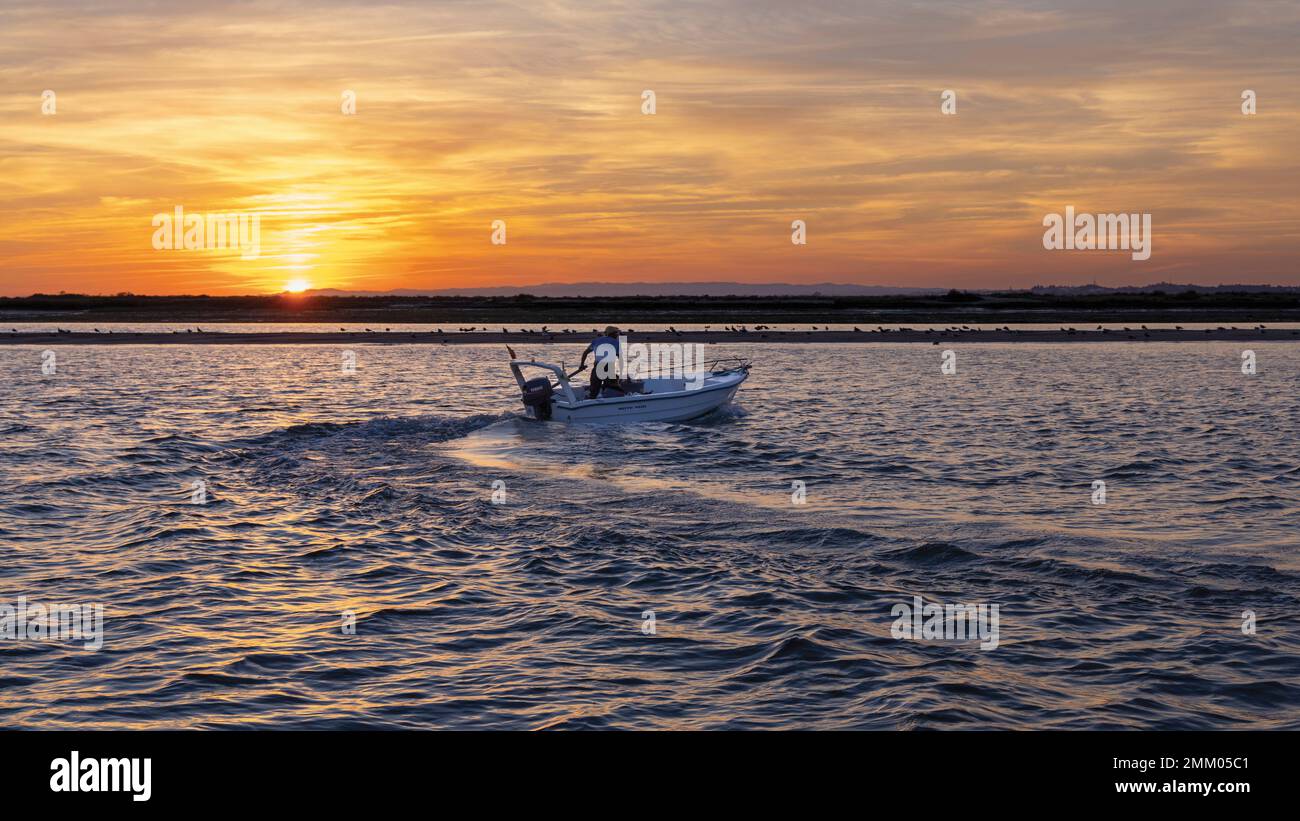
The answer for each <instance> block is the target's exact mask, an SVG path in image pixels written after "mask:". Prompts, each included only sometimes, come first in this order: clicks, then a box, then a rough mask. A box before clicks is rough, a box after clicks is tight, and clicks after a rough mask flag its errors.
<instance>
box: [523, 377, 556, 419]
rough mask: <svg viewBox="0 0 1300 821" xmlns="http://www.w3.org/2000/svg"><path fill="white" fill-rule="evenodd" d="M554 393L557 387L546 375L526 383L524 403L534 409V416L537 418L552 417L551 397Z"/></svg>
mask: <svg viewBox="0 0 1300 821" xmlns="http://www.w3.org/2000/svg"><path fill="white" fill-rule="evenodd" d="M554 395H555V388H554V387H553V386H552V385H551V380H550V379H548V378H546V377H545V376H539V377H537V378H536V379H529V380H528V381H527V382H525V383H524V405H525V406H527V407H530V408H532V409H533V416H534V417H536V418H537V419H550V418H551V397H552V396H554Z"/></svg>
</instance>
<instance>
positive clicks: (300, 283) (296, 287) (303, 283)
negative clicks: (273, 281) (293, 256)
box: [284, 277, 311, 294]
mask: <svg viewBox="0 0 1300 821" xmlns="http://www.w3.org/2000/svg"><path fill="white" fill-rule="evenodd" d="M310 287H311V282H309V281H308V280H305V279H303V278H302V277H298V278H296V279H291V280H289V281H288V282H286V283H284V290H286V291H288V292H289V293H291V294H300V293H302V292H303V291H305V290H307V289H308V288H310Z"/></svg>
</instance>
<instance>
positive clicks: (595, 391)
mask: <svg viewBox="0 0 1300 821" xmlns="http://www.w3.org/2000/svg"><path fill="white" fill-rule="evenodd" d="M618 334H619V330H618V328H617V327H615V326H614V325H610V326H608V327H607V328H605V333H603V334H601V335H600V336H598V337H596V338H595V339H593V340H591V344H590V345H588V346H587V350H585V351H583V352H582V363H581V365H580V366H579V368H578V370H579V371H581V370H582V369H583V368H585V367H587V356H588V355H590V354H595V355H596V361H595V364H593V365H592V367H591V385H590V386H589V387H588V388H587V398H588V399H597V398H599V397H600V391H601V389H602V388H613V389H614V390H618V391H621V390H622V389H621V388H619V385H618V354H619V347H618Z"/></svg>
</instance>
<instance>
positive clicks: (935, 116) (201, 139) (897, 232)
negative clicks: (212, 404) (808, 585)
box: [0, 0, 1300, 293]
mask: <svg viewBox="0 0 1300 821" xmlns="http://www.w3.org/2000/svg"><path fill="white" fill-rule="evenodd" d="M1297 35H1300V8H1297V7H1296V6H1295V5H1294V4H1284V3H1266V2H1249V1H1243V2H1216V3H1209V2H1173V0H1168V1H1167V2H1155V3H1132V2H1094V3H1088V4H1075V3H1065V2H991V3H970V2H915V3H909V4H901V3H897V2H866V3H863V2H844V3H808V4H802V5H800V6H798V7H795V8H791V7H790V6H789V4H784V3H781V4H778V3H775V2H757V3H755V2H741V1H740V0H735V2H720V3H709V4H698V3H687V2H616V3H606V4H590V3H578V2H547V3H523V2H520V3H509V2H482V0H475V2H464V3H457V2H446V3H439V4H437V5H436V6H427V5H425V4H406V5H402V4H389V5H384V6H382V7H369V6H366V5H365V4H360V3H332V4H331V3H319V2H313V3H311V4H305V3H303V4H297V3H292V2H276V3H257V2H253V3H243V2H241V3H207V4H205V5H204V7H203V8H202V9H193V8H189V7H188V6H187V4H137V3H112V2H110V3H96V4H81V3H71V2H55V3H47V2H42V3H24V2H21V0H19V2H15V3H9V4H7V5H6V6H5V7H4V8H3V9H0V89H3V93H0V172H2V173H0V212H3V222H2V223H0V292H4V293H29V292H31V291H35V290H43V291H58V290H68V291H90V292H115V291H120V290H133V291H142V292H208V293H231V292H247V291H261V290H275V289H278V288H279V287H280V286H282V285H283V283H284V281H285V279H286V266H287V265H290V266H291V267H292V269H293V270H294V271H299V272H300V271H303V270H307V271H308V274H307V275H308V276H309V277H310V278H311V279H312V281H313V282H314V283H315V284H316V285H319V286H337V287H366V288H387V287H440V286H454V285H466V284H485V285H486V284H507V283H510V284H515V283H519V284H522V283H529V282H538V281H556V280H570V281H572V280H583V279H601V280H612V279H620V278H621V279H638V278H655V279H660V280H664V279H683V280H686V279H712V280H716V279H737V280H750V281H757V280H771V279H780V280H784V281H794V280H799V279H804V280H808V281H825V280H828V279H833V280H840V281H857V282H866V283H907V284H926V285H957V286H962V285H967V286H1018V285H1027V284H1032V283H1034V282H1040V281H1054V282H1067V281H1083V280H1087V281H1091V280H1093V279H1097V280H1099V281H1102V282H1131V281H1135V280H1136V281H1147V280H1151V279H1159V278H1171V277H1172V278H1177V279H1179V280H1187V281H1198V282H1222V281H1256V282H1297V281H1300V277H1298V276H1297V272H1296V269H1295V260H1296V259H1298V258H1300V254H1298V253H1297V251H1300V247H1298V246H1300V238H1298V237H1297V228H1296V225H1297V217H1298V216H1300V213H1298V212H1300V206H1298V205H1297V204H1296V201H1295V197H1294V193H1293V192H1294V191H1295V190H1296V188H1297V187H1298V186H1297V183H1298V182H1300V160H1297V159H1296V156H1295V151H1294V148H1293V146H1294V143H1295V138H1296V134H1297V133H1300V128H1298V126H1300V115H1298V114H1297V108H1296V106H1295V104H1294V103H1292V102H1291V100H1290V98H1291V97H1292V96H1294V95H1293V89H1294V83H1295V81H1294V78H1295V77H1296V76H1297V73H1298V71H1297V70H1298V69H1300V55H1297V53H1296V49H1295V47H1294V44H1295V42H1296V37H1297ZM948 88H951V89H954V90H956V91H957V93H958V100H959V108H958V114H957V115H956V116H943V115H941V114H940V113H939V94H940V92H941V91H942V90H943V89H948ZM1246 88H1250V89H1253V90H1255V91H1256V92H1257V93H1258V95H1259V114H1257V115H1255V116H1253V117H1251V116H1245V115H1242V114H1241V112H1240V109H1239V105H1240V100H1239V95H1240V93H1241V91H1242V90H1243V89H1246ZM44 89H52V90H54V91H55V92H56V94H57V104H58V108H57V114H55V115H54V116H44V115H42V114H41V110H40V105H41V99H40V94H41V91H42V90H44ZM644 89H653V90H654V91H655V92H656V95H657V113H656V114H654V115H653V116H648V115H643V114H642V113H641V111H640V106H641V97H640V95H641V92H642V91H643V90H644ZM344 90H352V91H355V92H356V95H357V113H356V114H355V115H353V116H345V115H343V114H342V113H341V111H340V102H341V95H342V92H343V91H344ZM1071 204H1072V205H1075V206H1076V207H1077V208H1079V209H1080V210H1087V211H1142V212H1150V213H1152V214H1153V217H1154V223H1155V247H1156V249H1157V250H1156V253H1155V255H1154V256H1153V258H1152V259H1151V260H1150V261H1148V262H1145V263H1143V262H1134V261H1133V260H1131V259H1130V258H1129V257H1128V256H1127V255H1124V254H1095V255H1087V254H1083V255H1068V254H1051V253H1048V252H1044V251H1043V249H1042V245H1041V242H1040V238H1041V232H1042V229H1041V227H1040V220H1041V218H1042V216H1043V214H1045V213H1047V212H1054V211H1059V210H1060V209H1062V208H1063V207H1064V206H1066V205H1071ZM175 205H183V206H184V207H185V208H186V209H187V210H188V211H192V212H225V211H251V212H257V213H260V214H262V215H263V221H262V226H263V228H262V243H261V244H262V254H261V256H260V257H259V258H258V259H256V260H242V259H240V258H239V256H238V255H224V256H223V255H214V254H208V253H206V252H193V253H188V252H187V253H171V254H163V253H159V252H156V251H154V250H153V248H152V247H151V245H150V236H151V228H150V218H151V216H152V215H153V214H154V213H156V212H162V211H169V210H170V209H171V208H173V207H174V206H175ZM495 219H503V220H506V221H507V223H508V225H509V241H508V243H507V244H506V245H505V246H493V245H492V244H490V242H489V236H490V224H491V222H492V220H495ZM793 219H803V220H805V221H806V222H807V224H808V231H809V243H808V245H806V246H792V245H791V244H790V242H789V231H790V221H791V220H793ZM286 260H292V263H286Z"/></svg>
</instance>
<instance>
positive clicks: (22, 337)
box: [0, 328, 1300, 345]
mask: <svg viewBox="0 0 1300 821" xmlns="http://www.w3.org/2000/svg"><path fill="white" fill-rule="evenodd" d="M589 336H590V335H589V334H577V333H572V334H564V333H542V332H540V331H537V332H533V333H527V332H522V331H521V332H517V333H502V332H499V331H492V332H468V333H459V332H457V333H447V332H439V331H372V332H364V331H357V332H337V333H320V332H304V331H272V332H267V333H223V332H214V331H176V332H171V331H169V332H165V333H164V332H154V331H151V332H140V333H134V332H114V333H108V332H104V333H93V332H92V333H87V332H84V331H38V332H23V333H6V334H0V344H4V345H357V344H380V345H383V344H388V345H490V344H505V345H524V344H534V345H536V344H543V345H548V344H559V345H582V344H586V343H587V342H589V341H590V339H589ZM629 338H630V340H631V341H632V342H682V343H687V342H689V343H697V344H702V345H714V344H752V343H758V344H792V343H800V344H801V343H817V344H823V343H858V344H870V343H889V342H911V343H927V342H928V343H931V344H935V345H939V344H943V345H946V344H957V343H965V342H985V343H987V342H995V343H1007V342H1300V329H1290V328H1282V329H1260V328H1236V329H1233V328H1223V329H1206V330H1179V329H1172V328H1152V329H1150V330H1143V329H1141V328H1136V329H1132V330H1128V331H1124V330H1118V331H1117V330H1106V331H1099V330H1087V331H1085V330H1075V331H1061V330H1018V329H1015V328H1011V329H1002V330H967V331H939V330H893V331H888V330H886V331H878V330H875V329H870V330H868V329H863V330H861V331H749V332H746V333H742V332H733V331H681V332H678V333H672V332H670V331H637V332H635V333H632V334H630V336H629Z"/></svg>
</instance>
